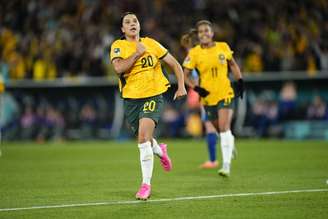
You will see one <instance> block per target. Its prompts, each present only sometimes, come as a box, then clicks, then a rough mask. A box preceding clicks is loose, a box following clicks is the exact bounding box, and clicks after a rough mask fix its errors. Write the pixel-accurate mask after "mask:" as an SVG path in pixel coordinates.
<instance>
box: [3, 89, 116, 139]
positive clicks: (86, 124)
mask: <svg viewBox="0 0 328 219" xmlns="http://www.w3.org/2000/svg"><path fill="white" fill-rule="evenodd" d="M70 93H71V92H70ZM1 103H3V104H0V111H1V114H0V128H1V131H2V133H3V138H4V139H6V140H35V141H36V142H39V143H42V142H44V141H61V140H64V139H73V140H74V139H83V140H88V139H96V138H97V139H102V138H106V139H107V138H109V134H110V131H109V130H110V129H111V126H112V120H113V113H114V112H113V104H114V103H113V100H112V98H109V97H105V96H103V95H101V94H92V93H89V96H85V98H83V99H81V97H80V95H76V94H75V95H72V94H68V95H65V96H64V97H59V98H52V97H51V95H49V94H46V95H44V94H43V95H36V94H32V93H30V94H26V93H25V94H22V93H11V92H6V93H4V94H3V96H2V100H1Z"/></svg>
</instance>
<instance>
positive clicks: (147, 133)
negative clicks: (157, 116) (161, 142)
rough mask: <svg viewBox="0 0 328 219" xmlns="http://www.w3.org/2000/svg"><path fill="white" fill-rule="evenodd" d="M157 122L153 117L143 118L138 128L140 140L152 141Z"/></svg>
mask: <svg viewBox="0 0 328 219" xmlns="http://www.w3.org/2000/svg"><path fill="white" fill-rule="evenodd" d="M155 126H156V123H155V121H154V120H153V119H151V118H141V119H140V120H139V128H138V142H139V143H144V142H146V141H150V140H151V139H152V137H153V133H154V130H155Z"/></svg>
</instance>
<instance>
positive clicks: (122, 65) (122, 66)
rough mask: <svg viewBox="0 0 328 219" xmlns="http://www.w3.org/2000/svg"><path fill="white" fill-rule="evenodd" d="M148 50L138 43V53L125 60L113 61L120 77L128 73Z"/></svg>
mask: <svg viewBox="0 0 328 219" xmlns="http://www.w3.org/2000/svg"><path fill="white" fill-rule="evenodd" d="M145 51H146V48H145V46H144V45H143V44H142V43H140V42H137V48H136V52H135V53H133V54H132V55H131V56H130V57H128V58H126V59H123V58H115V59H113V60H112V63H113V66H114V70H115V71H116V73H117V74H118V75H120V74H122V73H124V72H126V71H128V70H129V69H130V68H131V67H132V66H133V65H134V63H135V62H136V61H137V60H138V59H139V58H140V57H141V56H142V55H143V54H144V53H145Z"/></svg>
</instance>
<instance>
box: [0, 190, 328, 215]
mask: <svg viewBox="0 0 328 219" xmlns="http://www.w3.org/2000/svg"><path fill="white" fill-rule="evenodd" d="M314 192H328V189H304V190H290V191H276V192H251V193H236V194H222V195H208V196H190V197H177V198H164V199H150V200H148V201H146V202H145V201H137V200H136V201H108V202H95V203H80V204H66V205H65V204H63V205H48V206H32V207H22V208H0V212H8V211H24V210H33V209H49V208H72V207H85V206H101V205H130V204H141V203H149V202H171V201H185V200H202V199H215V198H217V199H219V198H226V197H243V196H265V195H281V194H290V193H314Z"/></svg>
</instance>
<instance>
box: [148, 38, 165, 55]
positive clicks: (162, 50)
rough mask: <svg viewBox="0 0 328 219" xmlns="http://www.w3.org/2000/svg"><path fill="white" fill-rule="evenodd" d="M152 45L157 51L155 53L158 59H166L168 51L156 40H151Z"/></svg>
mask: <svg viewBox="0 0 328 219" xmlns="http://www.w3.org/2000/svg"><path fill="white" fill-rule="evenodd" d="M151 41H152V43H153V46H154V49H155V52H156V54H155V55H156V56H157V58H159V59H162V58H164V57H165V56H166V55H167V53H168V50H167V49H166V48H165V47H164V46H162V45H161V44H160V43H159V42H157V41H156V40H154V39H151Z"/></svg>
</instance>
